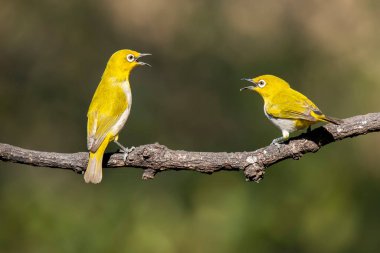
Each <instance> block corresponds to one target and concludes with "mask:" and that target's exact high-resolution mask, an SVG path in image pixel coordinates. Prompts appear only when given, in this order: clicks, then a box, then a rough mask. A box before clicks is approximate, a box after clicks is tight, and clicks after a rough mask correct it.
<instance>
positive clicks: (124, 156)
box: [123, 146, 136, 162]
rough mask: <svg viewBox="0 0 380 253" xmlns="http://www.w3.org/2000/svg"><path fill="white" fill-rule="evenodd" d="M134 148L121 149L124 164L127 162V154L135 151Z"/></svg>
mask: <svg viewBox="0 0 380 253" xmlns="http://www.w3.org/2000/svg"><path fill="white" fill-rule="evenodd" d="M135 149H136V148H135V147H134V146H132V147H130V148H124V149H123V152H124V155H123V160H124V162H125V161H127V157H128V155H129V153H131V152H132V151H133V150H135Z"/></svg>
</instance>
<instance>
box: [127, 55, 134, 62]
mask: <svg viewBox="0 0 380 253" xmlns="http://www.w3.org/2000/svg"><path fill="white" fill-rule="evenodd" d="M134 60H135V56H134V55H133V54H129V55H127V61H129V62H133V61H134Z"/></svg>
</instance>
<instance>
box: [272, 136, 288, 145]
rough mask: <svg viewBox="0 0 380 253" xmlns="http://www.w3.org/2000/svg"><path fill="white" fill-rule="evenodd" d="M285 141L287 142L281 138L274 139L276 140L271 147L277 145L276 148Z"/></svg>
mask: <svg viewBox="0 0 380 253" xmlns="http://www.w3.org/2000/svg"><path fill="white" fill-rule="evenodd" d="M284 141H286V139H284V137H279V138H276V139H274V140H273V141H272V142H271V143H270V145H276V146H278V145H280V144H281V143H283V142H284Z"/></svg>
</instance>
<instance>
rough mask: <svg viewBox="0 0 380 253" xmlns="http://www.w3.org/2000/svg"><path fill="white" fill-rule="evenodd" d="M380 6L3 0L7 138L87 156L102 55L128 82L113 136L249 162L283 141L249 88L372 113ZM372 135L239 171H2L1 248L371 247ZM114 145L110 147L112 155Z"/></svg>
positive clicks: (374, 202) (377, 182)
mask: <svg viewBox="0 0 380 253" xmlns="http://www.w3.org/2000/svg"><path fill="white" fill-rule="evenodd" d="M379 17H380V4H379V2H378V1H373V0H364V1H353V0H348V1H345V0H338V1H329V2H326V1H317V0H314V1H292V0H285V1H275V0H272V1H245V0H236V1H227V0H222V1H200V0H195V1H176V0H164V1H148V0H132V1H123V0H112V1H106V0H98V1H90V0H85V1H76V0H66V1H58V0H49V1H48V0H40V1H35V0H30V1H26V0H24V1H21V0H1V1H0V34H1V36H0V116H1V124H0V142H3V143H9V144H13V145H18V146H21V147H24V148H30V149H36V150H44V151H55V152H68V153H70V152H79V151H85V150H86V112H87V109H88V105H89V103H90V101H91V98H92V95H93V93H94V91H95V89H96V86H97V85H98V82H99V80H100V77H101V75H102V72H103V70H104V67H105V64H106V62H107V60H108V58H109V56H110V55H111V54H112V53H113V52H114V51H116V50H118V49H122V48H130V49H135V50H137V51H140V52H147V53H152V54H153V56H151V57H149V59H148V58H147V59H146V61H147V62H149V63H151V64H152V65H153V67H152V68H139V69H137V70H136V71H134V72H133V73H132V76H131V84H132V90H133V107H132V112H131V116H130V118H129V120H128V122H127V125H126V127H125V128H124V130H123V131H122V133H121V136H120V137H121V138H120V141H121V142H122V143H124V144H125V145H127V146H132V145H134V146H137V145H141V144H147V143H153V142H159V143H161V144H164V145H167V146H168V147H169V148H172V149H186V150H196V151H229V152H232V151H245V150H255V149H257V148H259V147H262V146H264V145H267V144H268V143H270V141H271V140H272V139H273V138H275V137H278V136H279V135H280V131H279V130H278V129H276V128H275V127H274V126H272V125H271V123H270V122H269V121H268V120H267V119H266V118H265V116H264V114H263V102H262V100H261V98H260V97H259V96H258V95H257V94H249V93H240V92H239V88H241V87H243V86H246V83H244V82H242V81H240V78H242V77H253V76H257V75H261V74H267V73H270V74H275V75H277V76H280V77H282V78H284V79H286V80H287V81H288V82H290V83H291V85H292V86H293V87H294V88H296V89H298V90H300V91H301V92H303V93H304V94H306V95H307V96H308V97H309V98H311V99H312V100H313V101H314V102H315V103H316V104H317V105H318V106H319V107H320V108H321V109H322V111H324V112H325V113H326V114H328V115H331V116H334V117H340V118H345V117H349V116H353V115H356V114H365V113H368V112H374V111H379V110H380V105H379V94H380V85H379V84H380V71H379V69H380V47H379V45H380V33H379V26H380V18H379ZM379 143H380V135H379V134H376V133H374V134H370V135H368V136H361V137H359V138H356V139H350V140H349V139H347V140H344V141H342V142H340V143H335V144H332V145H329V146H327V147H325V148H323V149H322V150H321V151H320V152H318V153H317V154H309V155H306V156H305V157H304V158H302V159H301V160H300V161H290V160H289V161H284V162H281V163H279V164H277V165H275V166H273V167H271V168H270V169H268V171H267V174H266V178H265V179H264V181H263V182H262V183H260V184H254V183H247V182H245V181H244V177H243V175H242V173H237V172H235V173H231V172H230V173H228V172H221V173H216V174H214V175H212V176H207V175H202V174H196V173H189V172H167V173H163V174H159V175H158V176H157V177H156V179H155V180H153V181H142V180H141V173H142V171H141V170H138V169H133V168H125V169H105V175H104V180H103V182H102V183H101V184H100V185H96V186H94V185H87V184H85V183H84V182H83V178H82V176H80V175H77V174H75V173H73V172H71V171H67V170H60V169H50V168H34V167H29V166H24V165H19V164H10V163H3V162H1V163H0V203H1V204H0V224H1V225H0V226H1V228H0V245H1V246H0V251H1V252H80V251H82V252H137V253H139V252H158V253H159V252H165V253H171V252H189V253H190V252H218V253H224V252H252V251H254V250H256V251H257V252H375V251H377V250H378V249H379V247H378V246H379V236H380V216H379V212H380V201H379V195H380V162H379V156H380V149H379ZM116 149H117V146H116V145H113V144H111V145H110V146H109V147H108V150H109V151H115V150H116Z"/></svg>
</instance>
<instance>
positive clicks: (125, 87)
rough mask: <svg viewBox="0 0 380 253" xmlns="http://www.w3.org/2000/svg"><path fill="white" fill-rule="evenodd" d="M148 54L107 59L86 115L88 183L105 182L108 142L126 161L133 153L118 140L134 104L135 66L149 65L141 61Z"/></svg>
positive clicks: (126, 53)
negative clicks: (103, 169) (113, 143)
mask: <svg viewBox="0 0 380 253" xmlns="http://www.w3.org/2000/svg"><path fill="white" fill-rule="evenodd" d="M146 55H150V54H141V53H138V52H136V51H133V50H127V49H123V50H119V51H117V52H115V53H114V54H113V55H112V56H111V58H110V59H109V60H108V63H107V66H106V69H105V70H104V73H103V76H102V79H101V81H100V83H99V85H98V88H97V89H96V91H95V94H94V96H93V98H92V101H91V104H90V107H89V109H88V113H87V118H88V121H87V148H88V150H89V151H90V158H89V161H88V165H87V169H86V172H85V173H84V180H85V182H86V183H94V184H97V183H100V181H101V180H102V161H103V154H104V151H105V149H106V147H107V145H108V143H110V142H111V141H114V142H115V143H116V144H117V145H118V146H119V147H120V148H121V149H122V150H123V151H124V152H125V156H124V158H125V159H126V157H127V155H128V153H129V152H130V151H131V149H128V148H125V147H123V146H122V145H121V144H120V143H119V142H117V140H118V134H119V132H120V130H121V129H122V128H123V126H124V124H125V122H126V121H127V119H128V116H129V113H130V110H131V105H132V92H131V87H130V84H129V75H130V73H131V71H132V69H134V68H135V67H136V66H141V65H148V66H150V65H149V64H147V63H144V62H141V61H138V59H140V58H141V57H143V56H146Z"/></svg>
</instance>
